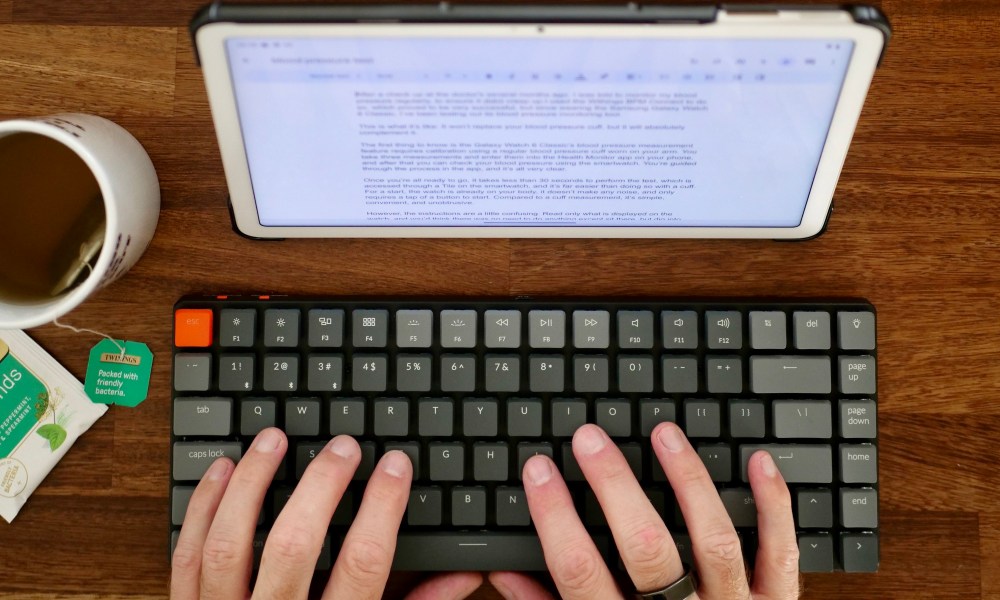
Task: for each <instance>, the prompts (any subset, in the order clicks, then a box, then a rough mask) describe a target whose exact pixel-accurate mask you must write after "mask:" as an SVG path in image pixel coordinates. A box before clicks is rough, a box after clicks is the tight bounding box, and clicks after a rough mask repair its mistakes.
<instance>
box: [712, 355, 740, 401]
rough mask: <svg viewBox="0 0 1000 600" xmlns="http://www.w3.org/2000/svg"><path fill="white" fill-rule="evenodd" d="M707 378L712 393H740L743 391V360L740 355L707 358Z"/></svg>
mask: <svg viewBox="0 0 1000 600" xmlns="http://www.w3.org/2000/svg"><path fill="white" fill-rule="evenodd" d="M705 380H706V384H707V387H708V391H709V392H710V393H712V394H739V393H740V392H742V391H743V360H742V359H740V357H738V356H712V357H709V358H707V359H706V360H705Z"/></svg>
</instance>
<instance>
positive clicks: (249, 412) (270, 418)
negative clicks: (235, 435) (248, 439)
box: [240, 398, 277, 436]
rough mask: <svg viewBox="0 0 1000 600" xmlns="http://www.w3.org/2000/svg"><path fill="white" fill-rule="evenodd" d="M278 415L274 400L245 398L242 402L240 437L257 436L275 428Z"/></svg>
mask: <svg viewBox="0 0 1000 600" xmlns="http://www.w3.org/2000/svg"><path fill="white" fill-rule="evenodd" d="M276 414H277V407H276V402H275V400H274V398H244V399H243V400H242V401H241V402H240V435H247V436H250V435H257V434H258V433H260V432H261V431H263V430H265V429H267V428H268V427H274V425H275V423H276V420H275V418H276V417H275V415H276Z"/></svg>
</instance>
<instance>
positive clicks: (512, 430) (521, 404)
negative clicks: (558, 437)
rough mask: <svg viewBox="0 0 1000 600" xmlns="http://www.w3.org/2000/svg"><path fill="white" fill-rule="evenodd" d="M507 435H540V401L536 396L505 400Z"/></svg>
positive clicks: (534, 436) (533, 436)
mask: <svg viewBox="0 0 1000 600" xmlns="http://www.w3.org/2000/svg"><path fill="white" fill-rule="evenodd" d="M507 435H509V436H512V437H532V438H536V437H541V435H542V401H541V400H539V399H537V398H527V399H514V400H508V401H507Z"/></svg>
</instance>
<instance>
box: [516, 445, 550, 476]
mask: <svg viewBox="0 0 1000 600" xmlns="http://www.w3.org/2000/svg"><path fill="white" fill-rule="evenodd" d="M536 454H544V455H545V456H548V457H549V458H552V444H550V443H548V442H521V443H520V444H518V445H517V478H518V480H520V479H521V475H522V474H523V473H524V463H526V462H528V459H529V458H531V457H532V456H535V455H536Z"/></svg>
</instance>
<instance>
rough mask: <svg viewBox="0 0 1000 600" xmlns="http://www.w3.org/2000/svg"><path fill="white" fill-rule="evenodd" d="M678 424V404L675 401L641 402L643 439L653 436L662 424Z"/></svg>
mask: <svg viewBox="0 0 1000 600" xmlns="http://www.w3.org/2000/svg"><path fill="white" fill-rule="evenodd" d="M667 421H670V422H671V423H676V422H677V403H675V402H674V401H673V400H654V399H652V398H644V399H642V400H640V401H639V434H640V435H642V436H643V437H649V436H650V435H652V433H653V430H654V429H656V426H657V425H659V424H660V423H665V422H667Z"/></svg>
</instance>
